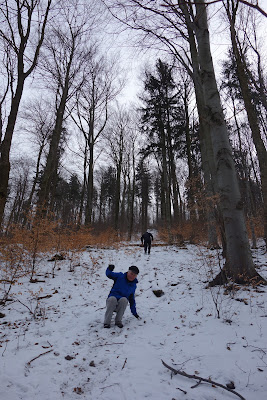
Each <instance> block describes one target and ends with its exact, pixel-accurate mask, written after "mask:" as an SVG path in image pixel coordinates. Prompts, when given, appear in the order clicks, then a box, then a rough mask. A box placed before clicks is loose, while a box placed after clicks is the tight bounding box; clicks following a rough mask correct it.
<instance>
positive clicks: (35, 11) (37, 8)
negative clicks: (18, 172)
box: [0, 0, 52, 224]
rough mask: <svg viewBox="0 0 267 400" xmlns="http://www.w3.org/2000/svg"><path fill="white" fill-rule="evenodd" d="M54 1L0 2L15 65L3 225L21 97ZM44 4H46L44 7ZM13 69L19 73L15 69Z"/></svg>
mask: <svg viewBox="0 0 267 400" xmlns="http://www.w3.org/2000/svg"><path fill="white" fill-rule="evenodd" d="M51 2H52V0H47V1H46V2H43V1H41V0H30V1H21V0H11V1H10V0H9V1H7V0H5V1H2V2H1V7H0V13H1V14H0V15H1V20H2V21H3V22H2V23H1V28H0V38H1V39H2V43H5V45H6V49H7V50H8V51H10V52H11V51H12V63H13V65H11V63H9V67H8V68H10V69H9V72H10V74H12V80H11V81H10V90H11V101H10V110H9V113H8V114H9V116H8V120H7V125H6V128H5V135H4V138H3V141H2V143H1V157H0V224H2V219H3V214H4V209H5V204H6V201H7V193H8V181H9V173H10V148H11V143H12V138H13V133H14V129H15V124H16V120H17V115H18V109H19V105H20V101H21V98H22V93H23V89H24V84H25V80H26V79H27V77H28V76H29V75H30V74H31V73H32V72H33V70H34V68H35V67H36V65H37V60H38V57H39V53H40V48H41V46H42V44H43V40H44V36H45V28H46V25H47V20H48V14H49V11H50V7H51ZM44 3H45V4H44ZM13 66H14V67H15V68H16V71H15V70H13Z"/></svg>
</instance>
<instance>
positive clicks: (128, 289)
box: [106, 268, 138, 316]
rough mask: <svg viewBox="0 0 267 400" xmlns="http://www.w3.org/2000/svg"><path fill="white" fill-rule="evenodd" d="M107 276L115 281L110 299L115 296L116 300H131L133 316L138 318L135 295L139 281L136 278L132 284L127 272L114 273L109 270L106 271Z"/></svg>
mask: <svg viewBox="0 0 267 400" xmlns="http://www.w3.org/2000/svg"><path fill="white" fill-rule="evenodd" d="M106 275H107V277H108V278H109V279H113V281H114V284H113V286H112V289H111V291H110V293H109V295H108V297H110V296H114V297H116V299H120V298H121V297H126V298H127V299H128V300H129V303H130V308H131V312H132V314H133V315H135V316H136V315H137V312H136V304H135V298H134V294H135V289H136V284H137V283H138V280H137V279H136V278H135V280H133V281H132V282H130V281H128V279H127V272H125V273H123V272H113V271H110V270H109V269H108V268H107V269H106Z"/></svg>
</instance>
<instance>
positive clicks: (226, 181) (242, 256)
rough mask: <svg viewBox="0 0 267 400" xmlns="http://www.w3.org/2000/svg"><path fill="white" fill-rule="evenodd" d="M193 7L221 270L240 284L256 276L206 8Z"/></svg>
mask: <svg viewBox="0 0 267 400" xmlns="http://www.w3.org/2000/svg"><path fill="white" fill-rule="evenodd" d="M195 4H196V10H197V13H196V18H195V21H194V25H195V34H196V40H197V44H198V54H199V62H200V68H201V71H200V72H201V79H202V85H203V90H204V96H205V107H206V111H207V112H206V116H207V115H208V123H209V126H210V135H211V142H212V147H213V153H214V160H215V166H216V176H217V186H218V193H219V203H220V209H221V212H222V216H223V223H224V228H225V235H226V241H227V248H226V264H225V266H224V270H225V272H226V275H229V276H230V277H232V278H233V279H234V280H240V281H241V280H245V279H246V278H253V277H256V276H257V272H256V270H255V268H254V265H253V260H252V255H251V251H250V246H249V241H248V236H247V230H246V225H245V217H244V212H243V203H242V200H241V196H240V191H239V186H238V180H237V175H236V171H235V166H234V161H233V157H232V149H231V146H230V143H229V138H228V132H227V128H226V124H225V121H224V116H223V110H222V106H221V103H220V96H219V92H218V89H217V84H216V78H215V73H214V67H213V61H212V56H211V51H210V40H209V30H208V24H207V13H206V5H205V2H204V0H196V1H195Z"/></svg>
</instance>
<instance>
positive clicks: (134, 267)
mask: <svg viewBox="0 0 267 400" xmlns="http://www.w3.org/2000/svg"><path fill="white" fill-rule="evenodd" d="M129 271H133V272H134V273H135V274H136V275H137V274H139V269H138V268H137V267H136V266H135V265H131V267H130V268H129Z"/></svg>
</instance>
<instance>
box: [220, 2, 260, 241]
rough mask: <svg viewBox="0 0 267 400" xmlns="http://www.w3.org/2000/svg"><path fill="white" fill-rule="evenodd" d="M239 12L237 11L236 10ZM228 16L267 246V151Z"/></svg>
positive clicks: (233, 27)
mask: <svg viewBox="0 0 267 400" xmlns="http://www.w3.org/2000/svg"><path fill="white" fill-rule="evenodd" d="M236 11H237V9H236ZM227 15H228V19H229V22H230V30H231V41H232V46H233V52H234V56H235V61H236V68H237V75H238V80H239V83H240V88H241V93H242V97H243V100H244V104H245V108H246V113H247V116H248V122H249V126H250V129H251V132H252V138H253V142H254V145H255V148H256V151H257V156H258V160H259V167H260V173H261V189H262V197H263V219H264V222H263V224H264V240H265V244H266V246H267V150H266V148H265V145H264V142H263V140H262V138H261V131H260V126H259V121H258V117H257V115H258V112H257V109H256V106H255V104H254V102H253V99H252V93H251V91H250V88H249V79H248V75H247V74H246V72H245V71H246V65H245V60H244V58H243V57H242V54H241V53H240V51H239V46H238V39H237V34H236V31H235V11H233V14H232V15H231V12H230V9H229V8H228V9H227ZM264 97H265V96H264Z"/></svg>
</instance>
